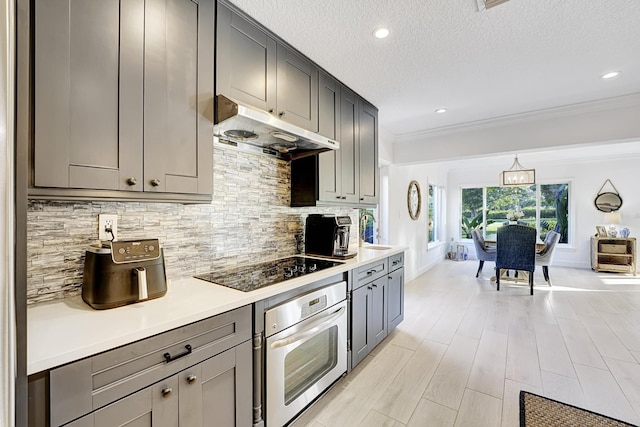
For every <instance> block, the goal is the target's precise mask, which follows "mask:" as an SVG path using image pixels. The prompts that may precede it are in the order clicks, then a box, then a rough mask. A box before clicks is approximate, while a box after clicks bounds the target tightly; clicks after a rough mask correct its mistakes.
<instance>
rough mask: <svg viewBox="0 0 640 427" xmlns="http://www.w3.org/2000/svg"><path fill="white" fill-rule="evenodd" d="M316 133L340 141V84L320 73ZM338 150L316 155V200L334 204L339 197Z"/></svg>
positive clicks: (339, 152) (339, 167)
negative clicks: (317, 191) (317, 192)
mask: <svg viewBox="0 0 640 427" xmlns="http://www.w3.org/2000/svg"><path fill="white" fill-rule="evenodd" d="M318 132H319V133H320V134H321V135H324V136H326V137H327V138H331V139H334V140H336V141H340V83H338V81H337V80H335V79H334V78H332V77H331V76H329V75H327V74H326V73H323V72H321V73H320V81H319V89H318ZM341 152H342V145H341V147H340V150H330V151H326V152H324V153H320V154H319V155H318V163H319V165H318V175H319V176H318V180H319V182H318V187H319V188H318V190H319V194H318V199H319V200H322V201H326V202H335V201H336V200H340V197H341V195H342V194H341V185H342V183H341V179H340V178H341V177H340V170H341V162H340V157H341V156H340V154H341Z"/></svg>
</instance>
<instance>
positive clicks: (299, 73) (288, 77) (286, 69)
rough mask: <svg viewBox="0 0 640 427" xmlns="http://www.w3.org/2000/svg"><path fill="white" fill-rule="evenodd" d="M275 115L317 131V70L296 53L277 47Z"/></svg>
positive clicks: (283, 47)
mask: <svg viewBox="0 0 640 427" xmlns="http://www.w3.org/2000/svg"><path fill="white" fill-rule="evenodd" d="M276 75H277V79H276V104H277V105H276V112H277V114H278V117H280V118H281V119H282V120H285V121H287V122H289V123H292V124H294V125H297V126H300V127H301V128H304V129H307V130H310V131H311V132H317V131H318V68H317V67H316V66H315V65H314V64H313V63H312V62H311V61H309V60H308V59H306V58H305V57H303V56H301V55H300V54H298V53H297V52H294V51H293V50H291V49H289V48H287V47H286V46H283V45H281V44H278V70H277V73H276Z"/></svg>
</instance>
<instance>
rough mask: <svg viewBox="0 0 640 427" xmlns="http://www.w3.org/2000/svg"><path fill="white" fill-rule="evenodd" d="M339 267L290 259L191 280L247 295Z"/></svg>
mask: <svg viewBox="0 0 640 427" xmlns="http://www.w3.org/2000/svg"><path fill="white" fill-rule="evenodd" d="M340 264H342V263H341V262H338V261H332V260H328V259H315V258H305V257H301V256H292V257H289V258H282V259H277V260H274V261H267V262H261V263H259V264H249V265H242V266H239V267H232V268H225V269H222V270H219V271H214V272H211V273H205V274H199V275H197V276H194V277H195V278H196V279H201V280H206V281H207V282H212V283H216V284H218V285H222V286H226V287H228V288H233V289H237V290H239V291H243V292H250V291H254V290H256V289H260V288H264V287H265V286H270V285H275V284H276V283H280V282H284V281H285V280H288V279H293V278H295V277H300V276H304V275H305V274H311V273H314V272H316V271H320V270H324V269H325V268H331V267H335V266H337V265H340Z"/></svg>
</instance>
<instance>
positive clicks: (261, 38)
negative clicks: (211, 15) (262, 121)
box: [216, 3, 318, 132]
mask: <svg viewBox="0 0 640 427" xmlns="http://www.w3.org/2000/svg"><path fill="white" fill-rule="evenodd" d="M216 22H217V28H216V31H217V38H216V41H217V54H216V94H222V95H225V96H227V97H228V98H231V99H233V100H235V101H238V102H240V103H245V104H248V105H252V106H254V107H256V108H259V109H261V110H264V111H268V112H270V113H272V114H274V115H276V116H278V117H279V118H281V119H282V120H285V121H288V122H289V123H292V124H295V125H297V126H300V127H302V128H304V129H307V130H310V131H312V132H317V131H318V67H316V65H315V64H314V63H313V62H312V61H310V60H309V59H307V58H305V57H304V56H302V55H300V54H299V53H298V52H296V51H295V50H293V49H291V48H289V47H287V46H285V45H284V44H283V43H280V42H277V41H276V40H275V39H274V38H273V37H270V36H269V34H268V33H267V32H266V31H265V30H262V29H261V28H260V27H258V26H257V25H254V24H253V23H252V22H251V21H249V20H248V19H246V18H244V17H243V16H241V15H240V14H238V13H236V12H235V11H233V10H231V9H230V8H229V7H227V6H226V5H224V4H221V3H218V12H217V20H216Z"/></svg>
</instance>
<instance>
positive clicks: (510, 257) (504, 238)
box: [496, 225, 536, 295]
mask: <svg viewBox="0 0 640 427" xmlns="http://www.w3.org/2000/svg"><path fill="white" fill-rule="evenodd" d="M496 248H497V250H496V286H497V290H498V291H499V290H500V275H501V274H500V271H501V270H503V269H505V270H516V271H526V272H528V273H529V288H530V289H531V295H533V272H534V271H535V269H536V262H535V258H536V229H535V228H532V227H527V226H526V225H504V226H502V227H500V228H498V234H497V238H496Z"/></svg>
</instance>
